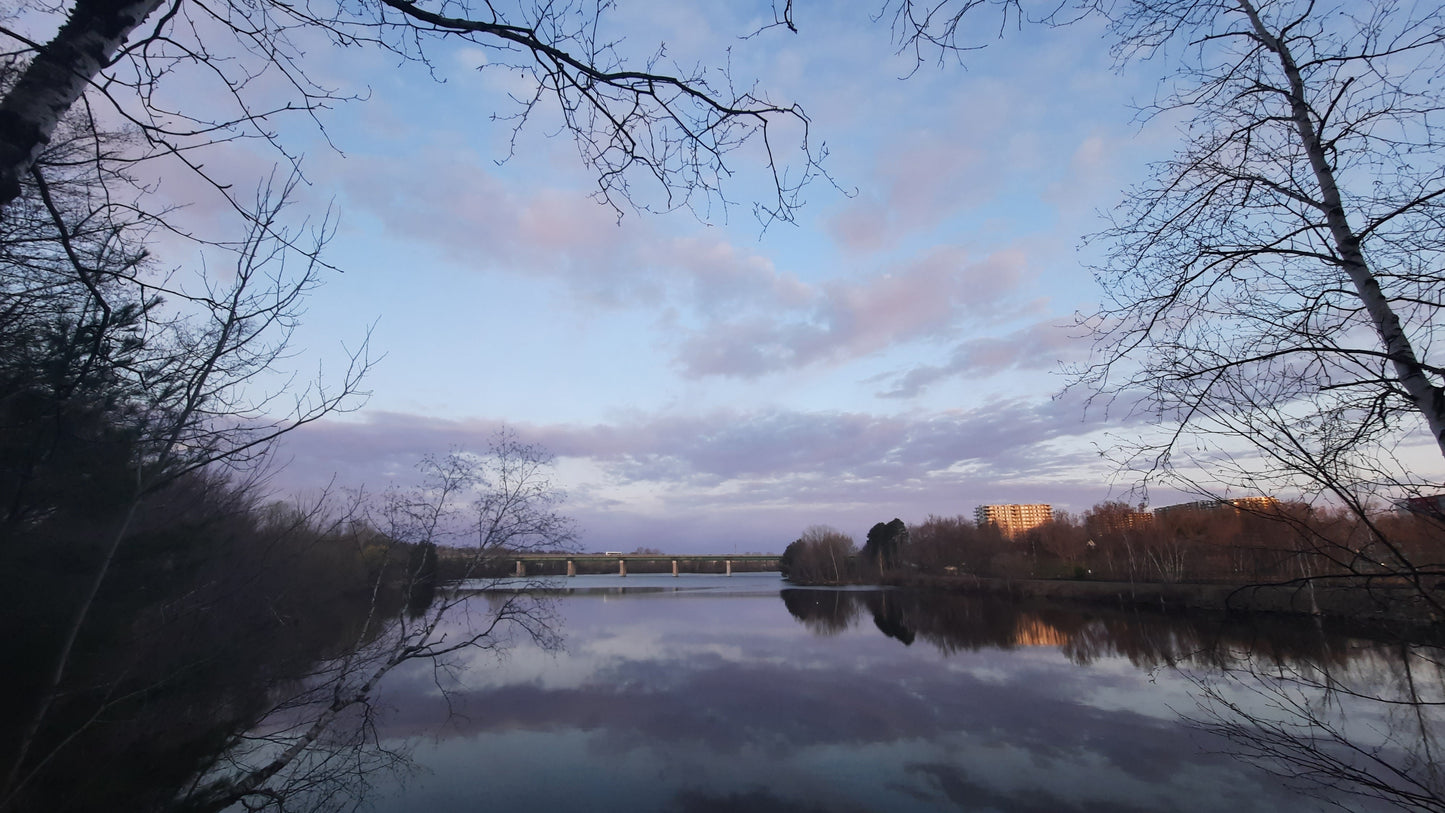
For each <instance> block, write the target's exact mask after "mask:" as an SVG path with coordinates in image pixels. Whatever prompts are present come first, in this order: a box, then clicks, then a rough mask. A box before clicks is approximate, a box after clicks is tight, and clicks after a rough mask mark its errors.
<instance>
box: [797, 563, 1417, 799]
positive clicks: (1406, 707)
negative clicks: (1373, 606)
mask: <svg viewBox="0 0 1445 813" xmlns="http://www.w3.org/2000/svg"><path fill="white" fill-rule="evenodd" d="M782 598H783V603H784V604H785V605H786V606H787V608H788V611H789V612H790V613H792V615H793V617H794V618H796V619H797V620H798V621H799V622H800V623H801V624H803V625H804V626H805V627H807V628H808V629H809V630H812V631H814V632H816V633H818V634H828V635H835V634H838V633H840V632H842V631H844V630H847V629H849V628H851V627H852V626H853V625H854V624H855V623H856V622H857V619H859V618H860V617H861V616H862V615H863V613H864V612H865V611H866V612H867V613H868V614H869V615H871V616H872V619H873V623H874V625H875V626H876V627H877V628H878V629H879V631H881V632H882V633H883V634H885V635H887V636H888V637H890V638H895V639H898V640H899V641H901V642H903V643H905V644H912V643H913V642H914V641H915V640H921V641H924V642H926V643H928V644H930V645H932V646H934V647H936V648H937V649H938V650H939V651H941V652H943V653H945V654H953V653H957V652H963V651H977V650H982V649H1014V648H1018V647H1024V646H1050V647H1056V648H1057V649H1059V650H1060V651H1061V652H1062V653H1063V654H1064V655H1065V656H1066V657H1068V658H1069V660H1071V661H1072V662H1074V663H1077V664H1080V665H1089V664H1093V663H1095V662H1096V661H1098V660H1100V659H1103V658H1111V657H1122V658H1125V659H1127V660H1128V661H1129V662H1130V663H1132V664H1133V665H1135V666H1136V667H1139V668H1140V669H1144V670H1150V671H1153V670H1159V669H1169V670H1172V671H1175V672H1177V673H1178V674H1180V675H1181V676H1183V677H1184V678H1185V679H1186V680H1188V681H1189V682H1190V683H1191V684H1192V685H1193V687H1194V693H1193V695H1194V700H1195V703H1196V707H1195V708H1193V709H1177V710H1176V711H1178V712H1179V713H1180V714H1181V715H1182V716H1183V717H1184V718H1185V719H1186V720H1188V721H1190V722H1191V723H1193V724H1194V725H1196V726H1198V727H1199V728H1200V729H1201V730H1204V731H1207V732H1210V733H1212V734H1215V735H1218V737H1219V738H1220V739H1219V741H1220V742H1223V743H1227V750H1228V752H1229V753H1231V754H1232V755H1234V756H1235V757H1238V758H1241V759H1244V760H1248V761H1250V762H1252V763H1254V764H1256V765H1258V766H1260V767H1261V768H1263V769H1264V770H1267V771H1269V772H1270V773H1272V774H1274V775H1276V776H1279V777H1281V778H1282V779H1284V780H1285V781H1286V782H1288V783H1290V784H1291V785H1292V786H1294V787H1297V788H1298V789H1299V790H1301V791H1304V792H1313V793H1317V794H1320V795H1321V796H1322V797H1323V798H1327V799H1329V800H1331V801H1334V802H1335V803H1337V804H1339V803H1341V802H1340V801H1339V800H1340V799H1341V798H1346V799H1349V798H1353V799H1356V800H1360V801H1361V802H1362V803H1364V802H1365V801H1366V800H1368V803H1370V804H1372V805H1374V806H1379V805H1382V804H1383V805H1387V806H1394V807H1399V808H1402V809H1407V810H1435V811H1445V770H1442V767H1441V764H1440V755H1441V733H1442V731H1445V649H1442V648H1441V646H1440V645H1439V642H1438V641H1436V640H1426V639H1427V638H1428V636H1426V635H1418V634H1417V635H1406V636H1399V635H1397V636H1394V637H1382V636H1373V637H1369V638H1366V637H1352V636H1349V635H1345V634H1341V633H1338V632H1334V631H1331V630H1327V629H1326V628H1324V627H1323V626H1322V625H1320V624H1319V623H1316V622H1314V621H1312V620H1310V619H1299V618H1286V617H1259V618H1250V619H1244V620H1241V619H1234V618H1225V617H1223V616H1198V617H1182V616H1177V615H1163V614H1149V613H1141V612H1124V611H1114V610H1112V609H1108V608H1091V609H1090V610H1089V611H1088V612H1080V611H1079V610H1078V608H1077V607H1068V608H1061V607H1050V606H1049V605H1045V604H1031V603H1022V604H1013V603H1009V602H1006V601H1001V600H999V599H996V598H986V597H978V596H961V595H949V594H941V593H924V592H914V591H907V590H873V591H836V590H818V589H808V590H784V591H783V594H782Z"/></svg>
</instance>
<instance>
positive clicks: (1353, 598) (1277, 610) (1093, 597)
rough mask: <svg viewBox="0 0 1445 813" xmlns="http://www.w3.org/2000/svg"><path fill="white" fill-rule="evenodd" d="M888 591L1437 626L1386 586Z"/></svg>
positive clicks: (1411, 597)
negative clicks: (940, 592)
mask: <svg viewBox="0 0 1445 813" xmlns="http://www.w3.org/2000/svg"><path fill="white" fill-rule="evenodd" d="M886 582H887V583H888V584H891V585H896V586H900V587H912V588H918V589H925V590H943V591H948V592H956V593H974V594H980V595H995V596H1007V597H1010V598H1016V599H1046V600H1051V601H1074V602H1083V603H1089V604H1108V605H1111V606H1116V607H1147V608H1151V609H1155V610H1163V611H1165V612H1186V611H1207V612H1222V613H1242V614H1255V613H1271V614H1287V615H1306V616H1318V617H1323V618H1334V619H1342V620H1348V621H1351V622H1357V623H1364V624H1387V625H1400V624H1406V625H1410V626H1423V627H1432V626H1434V625H1436V624H1439V623H1441V622H1442V621H1445V619H1442V618H1440V617H1439V614H1438V613H1437V612H1436V611H1435V610H1434V608H1432V607H1431V606H1430V604H1429V603H1428V602H1427V601H1425V599H1424V598H1423V597H1422V596H1421V595H1420V594H1419V593H1418V592H1416V591H1415V590H1413V589H1411V588H1408V587H1404V586H1400V585H1390V584H1380V583H1375V584H1372V585H1366V584H1334V585H1329V584H1288V585H1238V584H1180V583H1169V584H1166V583H1162V582H1134V583H1130V582H1103V581H1085V580H1062V579H983V578H978V577H976V576H948V575H926V574H910V575H905V576H897V577H892V578H889V579H887V580H886Z"/></svg>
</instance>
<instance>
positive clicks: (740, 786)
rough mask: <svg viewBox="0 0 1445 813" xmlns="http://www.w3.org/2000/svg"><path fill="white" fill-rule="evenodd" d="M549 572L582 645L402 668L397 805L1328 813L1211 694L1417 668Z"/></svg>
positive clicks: (1323, 649)
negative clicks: (1225, 725)
mask: <svg viewBox="0 0 1445 813" xmlns="http://www.w3.org/2000/svg"><path fill="white" fill-rule="evenodd" d="M550 584H552V585H553V586H555V587H558V588H561V589H559V590H558V592H555V593H554V594H552V597H551V598H550V599H549V600H548V601H549V602H550V604H549V606H550V609H551V612H553V613H554V614H555V619H554V620H555V622H556V624H558V625H559V628H560V631H561V632H562V634H563V637H564V640H565V645H564V649H561V650H556V651H548V650H546V649H543V648H540V647H537V646H535V645H533V644H532V643H531V642H530V640H529V639H527V638H525V637H523V638H521V639H519V640H517V641H515V642H514V644H513V645H512V646H511V647H510V648H508V649H507V650H506V652H505V654H504V655H503V656H502V657H500V658H498V657H497V656H496V655H495V654H493V653H490V652H474V651H469V652H467V653H465V655H464V657H462V658H460V659H457V660H454V663H453V666H454V668H449V669H441V670H438V669H435V668H433V666H432V665H431V664H429V663H414V664H408V665H406V666H405V667H404V668H403V669H399V670H397V671H395V672H393V673H392V674H391V675H389V676H388V678H387V680H386V682H385V683H384V685H383V689H382V692H381V700H382V702H381V703H380V704H379V705H380V706H381V707H382V708H383V709H384V713H382V714H380V715H379V716H378V717H377V720H376V722H375V729H374V732H375V733H374V736H375V739H376V742H377V743H379V744H380V745H381V746H382V748H383V750H388V751H395V752H396V753H398V754H404V755H406V757H407V760H405V761H404V763H402V764H403V767H397V768H395V769H394V770H389V771H384V772H381V773H380V774H376V775H372V776H370V777H368V779H367V782H368V783H369V784H370V790H369V792H368V793H367V796H368V798H369V801H370V802H371V803H372V804H373V805H374V807H375V809H377V810H380V811H418V810H421V811H430V812H431V813H444V812H445V811H463V810H467V811H471V810H590V811H605V810H618V811H622V810H628V811H631V810H676V811H712V810H732V809H747V810H755V811H757V810H761V811H774V810H776V811H782V810H840V811H852V810H860V811H861V810H885V811H907V810H980V811H982V810H998V811H1119V810H1122V811H1130V810H1138V811H1158V810H1183V811H1228V812H1229V813H1244V812H1245V811H1278V810H1315V809H1325V808H1326V807H1327V805H1326V803H1325V802H1324V801H1321V800H1319V799H1317V798H1314V797H1309V796H1303V795H1301V794H1300V792H1299V791H1298V790H1296V789H1294V788H1293V787H1291V786H1290V784H1289V783H1288V782H1286V781H1285V780H1284V779H1281V778H1279V777H1276V776H1273V775H1271V774H1269V773H1266V772H1264V771H1263V770H1261V769H1260V768H1258V767H1257V766H1256V765H1255V764H1253V763H1252V762H1250V761H1247V760H1245V759H1242V758H1241V757H1240V756H1239V747H1238V745H1237V744H1235V743H1231V742H1230V741H1228V740H1226V739H1224V738H1222V737H1220V736H1218V735H1217V734H1215V733H1212V732H1210V731H1208V730H1205V729H1204V728H1202V727H1201V725H1200V723H1201V722H1204V723H1208V722H1210V721H1211V720H1214V721H1216V722H1217V721H1218V718H1214V717H1210V715H1209V714H1208V713H1207V711H1208V709H1210V708H1211V707H1214V708H1216V710H1217V707H1218V702H1219V701H1218V700H1216V701H1215V702H1214V703H1213V704H1211V703H1210V702H1209V697H1210V692H1211V691H1213V692H1215V693H1216V694H1217V695H1218V697H1219V698H1222V699H1223V700H1224V701H1227V702H1228V703H1232V704H1236V705H1237V706H1238V708H1239V709H1241V710H1243V712H1245V713H1253V712H1255V711H1257V712H1259V713H1260V715H1261V716H1263V717H1267V716H1268V715H1269V714H1272V713H1277V712H1279V711H1280V708H1281V703H1280V699H1281V698H1286V699H1288V698H1290V697H1293V696H1294V695H1292V694H1291V692H1293V691H1295V687H1293V686H1292V685H1291V686H1286V687H1285V688H1283V689H1281V690H1280V692H1279V694H1278V695H1277V696H1276V695H1275V694H1274V693H1273V689H1274V688H1278V687H1279V684H1278V683H1277V682H1275V683H1271V682H1266V683H1265V684H1263V685H1264V686H1265V687H1266V688H1267V689H1269V690H1267V691H1263V692H1262V691H1260V689H1259V687H1258V686H1256V685H1255V684H1254V683H1252V682H1251V681H1252V680H1257V679H1258V677H1259V675H1260V674H1264V675H1265V676H1266V678H1268V676H1269V675H1272V674H1275V673H1276V672H1277V671H1278V670H1281V669H1284V670H1287V671H1290V672H1297V673H1299V674H1302V675H1309V674H1313V673H1311V672H1309V670H1308V669H1307V668H1302V667H1301V666H1300V664H1313V665H1320V664H1323V665H1324V666H1325V667H1326V669H1327V670H1328V669H1330V668H1333V669H1334V670H1335V671H1336V673H1338V674H1346V673H1348V674H1352V675H1358V674H1359V673H1360V671H1361V670H1364V671H1366V672H1370V671H1371V670H1374V671H1375V672H1378V673H1379V674H1375V675H1373V676H1372V677H1370V678H1369V679H1370V680H1374V681H1377V682H1379V681H1383V682H1385V683H1389V682H1390V681H1391V680H1392V678H1390V675H1393V674H1395V672H1393V671H1391V670H1392V668H1393V667H1391V665H1390V659H1391V653H1390V650H1389V648H1388V647H1386V648H1384V649H1381V647H1378V646H1376V645H1373V644H1368V643H1366V642H1361V641H1358V640H1353V639H1347V638H1339V637H1332V636H1326V635H1324V634H1323V633H1321V632H1319V631H1318V630H1315V629H1314V628H1313V627H1311V626H1310V625H1308V624H1286V625H1283V626H1277V627H1276V628H1275V629H1272V630H1263V631H1260V630H1253V629H1243V628H1239V627H1237V626H1236V627H1230V628H1225V627H1221V626H1219V625H1218V624H1214V623H1211V622H1198V621H1196V622H1190V621H1185V620H1179V619H1165V618H1157V617H1148V616H1137V615H1130V614H1124V613H1113V612H1111V611H1107V610H1098V611H1091V612H1087V613H1085V612H1080V611H1078V610H1075V609H1061V608H1056V607H1053V608H1051V607H1030V608H1025V607H1019V606H1013V605H1008V604H999V603H996V602H987V601H982V600H978V599H972V598H964V597H940V598H933V599H929V598H926V597H920V596H918V595H917V594H911V593H906V592H904V591H882V590H854V591H828V590H794V589H790V590H787V591H786V592H785V591H784V590H783V588H784V587H786V586H787V585H785V583H783V582H781V580H780V579H779V578H778V576H777V575H776V574H739V575H735V576H733V577H731V578H728V577H722V576H701V575H697V576H683V577H681V578H673V577H671V576H631V577H627V578H618V577H612V576H591V577H587V576H583V577H577V578H573V579H558V580H556V581H555V582H551V583H550ZM496 600H497V599H496V597H489V596H488V595H486V594H479V595H477V596H476V597H475V598H473V599H472V602H474V603H475V608H474V609H475V611H476V613H477V614H478V615H480V614H481V613H483V612H484V611H485V606H487V602H489V601H492V602H495V601H496ZM1404 657H1407V658H1408V656H1404ZM1172 664H1178V667H1177V668H1176V667H1175V666H1174V665H1172ZM1310 668H1313V667H1310ZM1241 676H1244V677H1243V679H1241ZM1433 679H1434V680H1436V681H1438V679H1439V678H1438V671H1437V672H1436V673H1435V677H1434V678H1433ZM1397 682H1398V681H1397ZM1425 682H1426V683H1427V684H1428V680H1426V681H1425ZM1318 694H1319V693H1318V692H1314V690H1313V689H1311V688H1309V687H1308V686H1307V687H1306V688H1304V689H1302V690H1300V695H1299V696H1300V697H1301V698H1303V700H1304V702H1306V704H1311V703H1314V704H1317V705H1315V706H1311V707H1312V708H1321V709H1326V710H1331V709H1333V710H1334V712H1338V713H1339V714H1340V716H1341V719H1340V720H1339V721H1337V722H1339V724H1340V725H1341V726H1343V727H1347V728H1355V729H1358V730H1359V731H1362V732H1364V733H1365V735H1366V736H1368V737H1375V738H1376V739H1377V740H1378V739H1384V737H1382V736H1379V735H1381V732H1388V731H1392V730H1393V729H1392V728H1391V726H1394V725H1396V724H1397V722H1398V721H1396V720H1394V719H1393V717H1392V716H1391V715H1392V714H1393V713H1394V712H1393V711H1391V710H1390V709H1389V708H1381V707H1379V706H1380V704H1372V705H1367V706H1356V705H1352V704H1351V703H1350V702H1349V701H1348V699H1346V700H1343V701H1342V700H1339V699H1338V698H1336V699H1331V698H1330V697H1320V696H1317V695H1318ZM1289 702H1292V701H1288V700H1286V702H1285V703H1284V705H1285V706H1287V705H1289ZM1201 703H1203V706H1201ZM1334 712H1331V713H1334ZM1191 718H1193V719H1191ZM1433 722H1438V721H1433ZM1431 730H1432V729H1429V728H1428V726H1427V730H1426V731H1425V734H1426V739H1425V745H1426V746H1428V745H1430V741H1429V736H1430V731H1431ZM1402 747H1403V748H1404V750H1405V751H1406V752H1408V751H1409V749H1408V747H1404V746H1402ZM1401 758H1402V759H1404V758H1408V753H1407V754H1404V755H1402V756H1401ZM1339 798H1341V799H1344V800H1345V802H1346V806H1347V807H1348V808H1350V809H1371V808H1370V805H1369V803H1368V802H1367V800H1364V799H1361V798H1350V797H1339Z"/></svg>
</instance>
